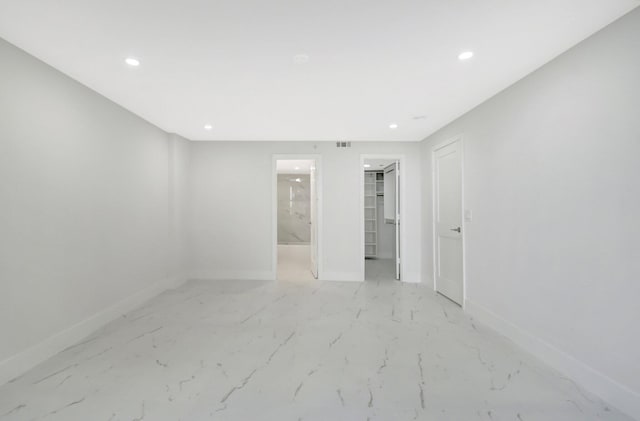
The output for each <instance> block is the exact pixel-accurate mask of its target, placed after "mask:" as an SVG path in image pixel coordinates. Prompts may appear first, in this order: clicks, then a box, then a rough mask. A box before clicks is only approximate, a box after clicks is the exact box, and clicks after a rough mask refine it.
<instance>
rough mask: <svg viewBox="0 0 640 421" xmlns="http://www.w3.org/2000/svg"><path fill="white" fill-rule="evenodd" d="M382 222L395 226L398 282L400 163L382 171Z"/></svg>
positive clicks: (399, 254)
mask: <svg viewBox="0 0 640 421" xmlns="http://www.w3.org/2000/svg"><path fill="white" fill-rule="evenodd" d="M384 221H385V223H387V224H393V225H394V226H395V242H396V261H395V270H396V279H397V280H400V276H401V273H400V259H401V250H400V162H399V161H396V162H395V163H393V164H392V165H389V166H388V167H386V168H385V169H384Z"/></svg>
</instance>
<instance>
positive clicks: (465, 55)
mask: <svg viewBox="0 0 640 421" xmlns="http://www.w3.org/2000/svg"><path fill="white" fill-rule="evenodd" d="M471 57H473V51H465V52H463V53H460V55H459V56H458V59H459V60H469V59H470V58H471Z"/></svg>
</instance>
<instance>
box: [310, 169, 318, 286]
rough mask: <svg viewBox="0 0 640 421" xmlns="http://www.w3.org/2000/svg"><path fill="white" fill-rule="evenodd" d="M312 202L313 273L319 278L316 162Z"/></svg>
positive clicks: (312, 183)
mask: <svg viewBox="0 0 640 421" xmlns="http://www.w3.org/2000/svg"><path fill="white" fill-rule="evenodd" d="M309 184H310V196H311V203H310V207H309V216H310V218H309V221H310V222H309V223H310V224H311V227H310V228H311V247H309V249H310V252H311V273H312V274H313V277H314V278H316V279H318V189H317V186H316V163H315V161H314V162H313V164H311V171H310V177H309Z"/></svg>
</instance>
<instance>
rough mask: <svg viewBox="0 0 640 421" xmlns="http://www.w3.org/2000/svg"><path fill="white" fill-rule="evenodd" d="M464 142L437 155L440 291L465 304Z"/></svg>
mask: <svg viewBox="0 0 640 421" xmlns="http://www.w3.org/2000/svg"><path fill="white" fill-rule="evenodd" d="M461 152H462V151H461V147H460V142H459V141H456V142H454V143H451V144H448V145H446V146H444V147H442V148H440V149H437V150H435V151H434V222H435V223H434V225H435V234H436V239H435V271H436V273H435V277H436V290H437V291H438V292H439V293H441V294H442V295H444V296H446V297H447V298H449V299H451V300H452V301H454V302H456V303H458V304H460V305H462V301H463V256H462V156H461Z"/></svg>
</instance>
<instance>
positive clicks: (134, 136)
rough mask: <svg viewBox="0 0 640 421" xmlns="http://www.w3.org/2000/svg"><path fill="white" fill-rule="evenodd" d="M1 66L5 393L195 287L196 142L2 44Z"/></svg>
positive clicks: (1, 366)
mask: <svg viewBox="0 0 640 421" xmlns="http://www.w3.org/2000/svg"><path fill="white" fill-rule="evenodd" d="M0 63H2V65H0V384H1V383H3V382H4V381H6V380H8V379H10V378H11V377H12V376H15V375H18V374H19V373H20V372H22V371H24V370H26V369H28V368H30V367H31V366H32V365H34V364H36V363H38V362H39V361H41V360H44V359H46V358H48V357H49V356H50V355H52V354H53V353H55V352H57V351H59V350H61V349H62V348H64V347H65V346H68V345H70V344H72V343H74V342H75V341H78V340H79V339H81V338H82V337H83V336H85V335H87V334H89V333H91V332H92V331H93V330H95V329H96V328H97V327H99V326H100V325H101V324H103V323H105V322H107V321H109V320H110V319H111V318H114V317H117V315H118V314H119V312H120V311H126V310H128V309H129V308H131V307H132V306H135V305H137V304H139V303H140V302H142V301H144V300H145V299H146V298H148V297H150V296H151V295H153V294H154V293H157V292H158V291H159V290H162V289H163V288H165V287H166V286H168V285H171V284H173V283H174V282H179V281H180V280H181V279H183V278H184V271H185V270H184V267H183V266H184V265H183V263H182V260H184V242H183V241H182V242H180V238H182V237H183V234H182V232H183V227H182V225H183V222H182V221H183V218H184V212H182V211H181V209H180V205H179V204H180V203H181V202H184V191H183V188H184V185H185V180H186V167H185V166H186V165H187V161H186V160H187V159H188V153H187V149H188V143H187V142H186V141H185V140H184V139H180V138H179V137H177V136H172V137H171V138H169V136H168V135H167V134H166V133H164V132H163V131H161V130H160V129H158V128H156V127H154V126H152V125H150V124H148V123H146V122H145V121H143V120H141V119H140V118H138V117H136V116H135V115H133V114H131V113H130V112H128V111H126V110H124V109H122V108H121V107H119V106H117V105H116V104H114V103H112V102H110V101H108V100H106V99H105V98H103V97H101V96H100V95H98V94H97V93H95V92H93V91H91V90H89V89H87V88H86V87H84V86H82V85H80V84H78V83H77V82H75V81H73V80H72V79H70V78H68V77H67V76H65V75H63V74H61V73H59V72H58V71H56V70H54V69H52V68H50V67H49V66H47V65H45V64H44V63H42V62H40V61H38V60H37V59H35V58H33V57H31V56H29V55H27V54H26V53H24V52H22V51H20V50H19V49H17V48H15V47H13V46H11V45H10V44H8V43H6V42H4V41H2V40H0ZM174 256H175V257H174Z"/></svg>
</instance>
